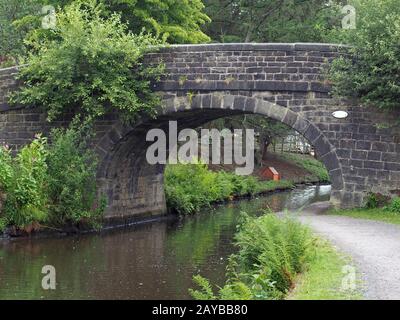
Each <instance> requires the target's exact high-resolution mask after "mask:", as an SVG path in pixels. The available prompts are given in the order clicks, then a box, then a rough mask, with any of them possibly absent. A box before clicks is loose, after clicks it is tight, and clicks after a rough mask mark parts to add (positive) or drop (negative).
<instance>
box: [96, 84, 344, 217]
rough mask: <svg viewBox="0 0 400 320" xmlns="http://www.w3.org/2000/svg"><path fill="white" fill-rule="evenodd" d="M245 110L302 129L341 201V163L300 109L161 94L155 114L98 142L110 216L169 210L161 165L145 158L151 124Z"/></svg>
mask: <svg viewBox="0 0 400 320" xmlns="http://www.w3.org/2000/svg"><path fill="white" fill-rule="evenodd" d="M244 113H248V114H258V115H261V116H266V117H269V118H272V119H274V120H277V121H280V122H282V123H284V124H286V125H288V126H289V127H291V128H293V129H295V130H296V131H298V132H299V133H300V134H302V135H303V136H304V137H305V138H306V139H307V140H308V141H309V142H310V144H311V145H313V146H314V148H315V150H316V153H317V154H318V156H319V158H320V159H321V161H322V162H323V163H324V165H325V166H326V168H327V169H328V171H329V175H330V178H331V182H332V196H331V201H332V202H333V203H334V204H335V205H340V202H341V196H342V194H343V185H344V184H343V177H342V169H341V165H340V162H339V159H338V156H337V154H336V149H335V147H334V146H333V145H332V144H331V143H330V142H329V140H328V139H327V138H326V137H325V135H324V133H323V132H322V131H321V130H320V129H319V128H318V127H317V126H315V125H314V124H313V123H311V122H310V121H309V120H307V119H306V118H304V117H303V116H302V115H301V113H296V112H294V111H292V110H290V109H288V108H286V107H284V106H281V105H278V104H275V103H272V102H269V101H265V100H263V99H261V98H254V97H247V96H242V95H232V94H225V93H221V92H216V93H211V94H209V93H207V94H198V95H194V96H182V97H176V96H174V97H169V98H166V99H163V103H162V106H160V108H159V109H158V110H157V118H154V119H153V118H151V117H149V116H143V117H141V118H140V119H139V120H138V121H137V122H136V124H135V126H125V125H123V124H122V123H120V122H118V123H116V124H115V125H114V126H113V127H112V128H111V129H110V130H109V131H108V132H107V133H106V134H105V135H104V136H103V137H102V138H101V139H100V141H99V142H98V143H97V145H96V150H97V152H98V153H99V155H100V157H101V162H100V166H99V172H98V180H99V186H100V192H102V193H103V194H106V195H107V198H108V201H109V208H108V211H107V213H106V216H107V217H108V218H111V219H113V218H116V219H123V220H126V215H129V217H134V218H138V217H140V218H142V217H143V216H147V217H148V216H149V214H150V213H151V214H152V215H160V214H163V213H165V212H166V205H165V197H164V191H163V166H162V165H149V164H148V163H147V162H146V159H145V153H146V146H147V145H148V143H146V141H145V140H146V133H147V131H148V130H149V129H152V128H163V129H165V130H166V131H167V126H166V125H167V123H168V121H169V120H178V126H179V128H178V129H182V128H190V127H191V128H195V127H198V126H200V125H201V124H203V123H206V122H208V121H211V120H214V119H217V118H220V117H224V116H227V115H232V114H244ZM125 222H126V221H125Z"/></svg>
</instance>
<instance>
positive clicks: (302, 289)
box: [287, 240, 362, 300]
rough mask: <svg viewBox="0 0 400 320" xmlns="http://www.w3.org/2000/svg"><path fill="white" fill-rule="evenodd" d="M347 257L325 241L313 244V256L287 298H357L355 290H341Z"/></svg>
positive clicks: (358, 296)
mask: <svg viewBox="0 0 400 320" xmlns="http://www.w3.org/2000/svg"><path fill="white" fill-rule="evenodd" d="M348 263H349V262H348V259H346V258H344V257H343V256H342V255H341V254H340V253H338V252H337V251H336V250H335V249H334V248H333V247H332V246H331V244H329V243H328V242H326V241H323V240H319V241H317V242H316V244H315V256H314V258H313V259H312V261H310V263H309V265H308V268H307V270H306V272H305V273H304V274H302V275H300V276H299V277H298V280H297V284H296V287H295V289H294V290H293V291H292V292H291V293H290V294H289V295H288V297H287V299H288V300H359V299H361V298H362V296H361V294H360V293H359V292H357V291H343V290H341V285H342V279H343V276H344V274H343V272H342V270H343V267H344V266H345V265H347V264H348Z"/></svg>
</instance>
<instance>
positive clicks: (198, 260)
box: [0, 186, 330, 299]
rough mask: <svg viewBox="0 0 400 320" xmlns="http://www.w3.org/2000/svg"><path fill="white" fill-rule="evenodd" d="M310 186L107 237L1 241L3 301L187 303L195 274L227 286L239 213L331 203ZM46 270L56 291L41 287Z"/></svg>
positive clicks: (0, 288)
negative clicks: (53, 276)
mask: <svg viewBox="0 0 400 320" xmlns="http://www.w3.org/2000/svg"><path fill="white" fill-rule="evenodd" d="M329 194H330V187H329V186H311V187H304V188H301V189H296V190H293V191H291V192H285V193H277V194H273V195H269V196H266V197H260V198H257V199H253V200H251V201H248V200H243V201H239V202H235V203H229V204H227V205H223V206H219V207H216V208H214V209H212V210H211V211H212V212H211V214H210V210H206V211H207V212H204V213H202V214H199V215H197V216H195V217H191V218H187V219H183V220H178V219H166V220H163V221H158V222H153V223H148V224H142V225H137V226H133V227H130V228H126V229H116V230H112V231H108V232H106V233H103V234H90V235H85V236H79V237H68V238H61V239H36V240H31V241H27V240H23V241H14V242H0V299H48V298H53V299H68V298H74V299H187V298H190V297H189V295H188V288H189V287H191V286H192V282H191V279H192V275H193V274H197V273H201V274H202V275H203V276H206V277H208V278H210V279H211V280H212V281H213V282H214V283H217V284H222V283H223V282H224V274H225V267H226V259H227V257H228V256H229V255H230V254H231V253H233V252H234V250H235V248H234V245H233V243H232V239H233V236H234V233H235V231H236V225H237V219H238V216H239V213H240V212H241V211H246V212H248V213H251V214H254V215H259V214H262V212H263V210H264V209H267V208H270V209H272V210H274V211H281V210H282V209H284V208H287V209H291V210H293V209H297V208H299V207H302V206H304V205H307V204H309V203H312V202H316V201H324V200H328V199H329ZM44 265H53V266H55V268H56V271H57V289H56V290H54V291H45V290H43V289H42V288H41V279H42V277H43V275H42V274H41V270H42V267H43V266H44Z"/></svg>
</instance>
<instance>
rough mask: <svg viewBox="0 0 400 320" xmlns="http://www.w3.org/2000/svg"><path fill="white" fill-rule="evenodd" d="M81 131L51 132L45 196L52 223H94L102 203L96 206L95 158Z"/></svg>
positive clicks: (100, 215) (100, 211) (100, 213)
mask: <svg viewBox="0 0 400 320" xmlns="http://www.w3.org/2000/svg"><path fill="white" fill-rule="evenodd" d="M88 138H89V137H85V136H84V135H83V134H82V133H81V132H80V131H77V130H74V129H67V130H61V129H58V130H54V131H53V132H52V134H51V141H52V143H51V145H50V146H49V150H48V157H47V164H48V177H49V180H48V194H49V198H50V212H51V214H50V218H51V221H52V224H56V225H63V224H65V223H78V222H81V221H90V222H96V221H97V220H98V219H99V218H101V217H102V212H103V210H104V203H103V202H102V201H101V202H100V204H98V203H96V192H97V191H96V169H97V158H96V155H95V154H94V152H93V151H91V150H90V149H89V148H88V145H87V141H88Z"/></svg>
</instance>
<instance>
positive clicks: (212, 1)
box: [204, 0, 347, 42]
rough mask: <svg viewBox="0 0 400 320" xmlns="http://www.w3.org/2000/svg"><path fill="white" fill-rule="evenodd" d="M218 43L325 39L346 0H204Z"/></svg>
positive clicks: (209, 27)
mask: <svg viewBox="0 0 400 320" xmlns="http://www.w3.org/2000/svg"><path fill="white" fill-rule="evenodd" d="M204 2H205V4H206V12H207V14H208V15H209V16H210V18H211V20H212V22H211V23H210V24H209V25H207V26H206V32H207V34H209V35H210V36H211V38H212V39H213V40H215V41H218V42H329V41H330V40H331V33H332V31H333V30H334V29H335V28H338V27H340V26H341V19H342V16H343V15H342V14H341V12H340V9H341V7H342V5H344V4H345V3H346V2H347V1H336V0H332V1H321V0H308V1H294V0H289V1H280V0H252V1H248V0H205V1H204Z"/></svg>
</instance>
